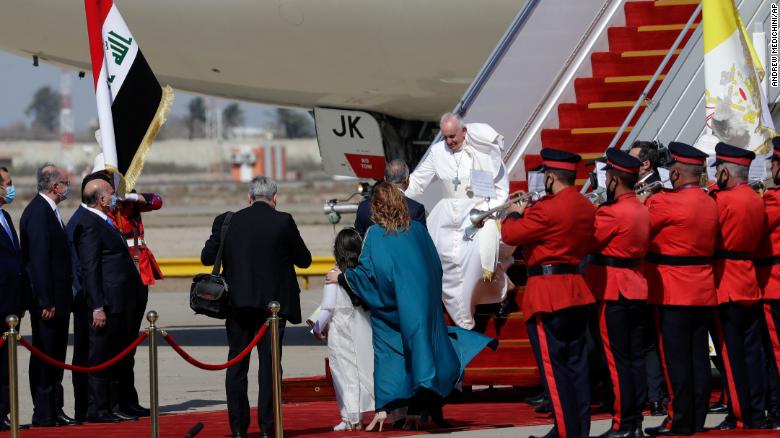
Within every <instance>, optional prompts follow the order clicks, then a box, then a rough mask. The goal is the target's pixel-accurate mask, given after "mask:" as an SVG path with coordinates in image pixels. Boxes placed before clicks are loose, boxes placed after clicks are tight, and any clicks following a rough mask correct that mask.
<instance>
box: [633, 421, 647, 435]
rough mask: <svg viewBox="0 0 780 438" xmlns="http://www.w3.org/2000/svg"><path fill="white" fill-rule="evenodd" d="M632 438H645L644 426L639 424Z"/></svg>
mask: <svg viewBox="0 0 780 438" xmlns="http://www.w3.org/2000/svg"><path fill="white" fill-rule="evenodd" d="M631 438H645V434H644V433H643V432H642V425H641V424H637V425H636V427H635V428H634V433H633V434H631Z"/></svg>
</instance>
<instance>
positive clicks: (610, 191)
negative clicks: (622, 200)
mask: <svg viewBox="0 0 780 438" xmlns="http://www.w3.org/2000/svg"><path fill="white" fill-rule="evenodd" d="M613 182H614V183H615V184H614V185H613V184H612V183H613ZM616 190H617V179H615V178H612V179H610V180H609V182H608V183H607V201H613V200H614V199H615V191H616Z"/></svg>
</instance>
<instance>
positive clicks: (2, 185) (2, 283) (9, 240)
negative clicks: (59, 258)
mask: <svg viewBox="0 0 780 438" xmlns="http://www.w3.org/2000/svg"><path fill="white" fill-rule="evenodd" d="M15 197H16V189H15V188H14V186H13V181H12V180H11V175H10V174H9V173H8V169H6V168H5V167H0V226H2V230H0V321H5V318H6V317H7V316H8V315H16V316H18V317H19V318H21V317H23V316H24V309H25V306H24V295H23V291H24V290H25V288H26V287H27V275H26V274H25V272H24V269H23V265H22V250H21V247H20V246H19V238H18V237H17V236H16V228H14V224H13V222H12V221H11V215H9V214H8V212H7V211H5V210H3V208H2V207H3V206H4V205H6V204H10V203H11V202H13V200H14V198H15ZM0 324H2V326H3V327H5V323H4V322H0ZM9 411H10V404H9V399H8V346H6V345H3V347H2V348H0V431H5V430H9V429H10V428H11V421H10V420H9V419H8V413H9Z"/></svg>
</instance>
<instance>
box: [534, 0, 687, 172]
mask: <svg viewBox="0 0 780 438" xmlns="http://www.w3.org/2000/svg"><path fill="white" fill-rule="evenodd" d="M698 4H699V0H658V1H632V2H626V4H625V5H624V12H625V18H626V21H625V22H626V25H625V26H621V27H611V28H609V29H608V40H609V51H608V52H595V53H592V54H591V67H592V72H593V76H591V77H580V78H577V79H575V81H574V88H575V94H576V101H575V102H571V103H561V104H559V105H558V120H559V127H558V128H557V129H543V130H542V133H541V143H542V144H541V145H542V147H551V148H556V149H563V150H567V151H571V152H574V153H577V154H580V155H582V156H583V159H585V160H591V159H593V158H597V157H600V156H602V155H603V153H604V150H606V148H607V147H608V146H609V144H610V142H611V140H612V138H613V137H614V135H615V134H616V133H617V131H618V129H619V127H620V125H621V124H622V123H623V121H624V120H625V118H626V117H627V116H628V114H629V112H630V111H631V107H632V106H633V105H634V103H635V102H636V100H637V99H638V98H639V96H640V95H641V94H642V91H643V90H644V88H645V86H646V85H647V83H648V82H649V81H650V79H651V78H652V76H653V74H654V73H655V71H656V69H657V68H658V66H659V65H660V64H661V61H662V60H663V58H664V56H665V55H666V53H667V52H668V50H669V49H670V48H671V47H672V44H673V43H674V40H675V39H676V38H677V36H678V35H679V33H680V31H681V30H682V29H683V27H684V26H685V23H686V22H687V21H688V19H689V18H690V16H691V14H692V13H693V11H694V10H695V9H696V7H697V5H698ZM700 20H701V17H699V18H697V20H696V22H697V23H698V22H700ZM695 26H696V24H694V26H693V27H694V28H692V29H691V30H689V31H688V33H687V35H686V36H685V40H683V42H682V44H680V46H679V47H683V46H684V45H685V43H686V42H687V40H688V38H690V35H691V34H692V32H693V31H694V29H695ZM677 54H679V49H678V50H677V53H675V54H674V57H673V58H672V60H671V61H670V62H669V63H668V64H667V66H666V69H665V71H664V72H662V73H666V72H667V71H668V70H669V69H670V68H671V66H672V64H673V63H674V60H675V59H676V57H677ZM663 77H664V76H663V75H662V76H661V78H659V79H663ZM660 83H661V81H660V80H659V81H657V82H656V83H655V86H654V87H653V89H652V90H651V94H650V96H649V97H652V94H653V93H655V91H656V90H657V89H658V86H659V85H660ZM646 106H647V103H646V102H645V103H643V105H642V107H641V108H640V110H639V112H637V114H636V115H635V116H634V119H633V120H632V121H631V122H630V123H629V125H628V128H627V129H626V132H625V133H624V134H623V136H622V138H621V141H622V140H625V137H626V136H627V135H628V132H630V131H631V127H632V126H633V124H634V123H635V122H636V121H637V120H638V119H639V116H641V114H642V110H643V109H644V108H645V107H646ZM524 158H525V166H526V167H525V168H526V169H533V168H534V167H536V166H537V165H538V164H539V163H540V162H541V158H540V157H539V155H526V156H525V157H524ZM581 169H582V170H580V173H579V175H578V181H577V184H578V185H582V184H583V183H584V182H585V178H587V172H588V170H592V167H591V168H590V169H587V170H586V169H584V168H582V167H581Z"/></svg>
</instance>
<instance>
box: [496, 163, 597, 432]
mask: <svg viewBox="0 0 780 438" xmlns="http://www.w3.org/2000/svg"><path fill="white" fill-rule="evenodd" d="M541 155H542V160H543V163H542V164H543V170H544V186H545V191H546V192H547V196H545V197H543V198H542V199H541V200H539V201H538V202H537V203H535V204H534V205H531V206H529V205H528V202H521V203H519V204H515V205H513V206H511V207H510V208H509V210H510V215H509V217H507V219H506V220H505V221H504V224H503V227H502V229H501V236H502V238H503V240H504V242H505V243H506V244H507V245H522V246H523V248H524V251H523V255H524V257H525V260H526V264H527V266H528V268H527V269H528V283H527V285H526V288H525V293H524V294H523V305H522V307H523V314H524V315H525V318H526V325H527V327H528V336H529V338H530V340H531V343H532V346H533V347H534V352H535V354H537V356H538V357H540V358H541V360H540V361H539V362H541V363H542V365H543V366H542V370H541V371H542V375H543V376H544V382H545V385H546V387H547V389H548V391H549V393H550V398H551V400H552V407H553V414H554V418H555V427H554V428H553V429H552V430H551V431H550V432H549V433H548V434H547V435H546V437H563V438H565V437H570V438H574V437H577V438H580V437H587V436H588V432H589V430H590V389H589V388H590V386H589V384H588V363H587V353H586V351H585V331H586V329H587V321H588V313H589V311H590V310H591V306H590V305H591V304H593V303H594V302H595V300H594V298H593V294H592V293H591V291H590V289H589V288H588V285H587V284H586V283H585V279H584V278H583V277H582V275H581V274H580V271H579V264H580V262H581V261H582V259H583V258H584V257H585V255H587V253H588V248H589V245H590V242H591V239H592V237H593V232H594V225H593V223H594V216H595V208H594V207H593V205H592V204H591V203H590V202H589V201H588V200H587V199H585V197H584V196H582V195H581V194H580V193H579V192H578V191H577V189H576V188H575V187H574V182H575V177H576V171H577V163H578V162H579V161H580V160H581V158H580V156H579V155H575V154H572V153H569V152H565V151H559V150H555V149H542V151H541Z"/></svg>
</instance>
